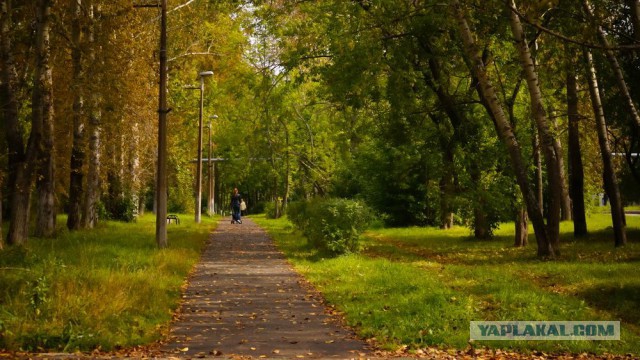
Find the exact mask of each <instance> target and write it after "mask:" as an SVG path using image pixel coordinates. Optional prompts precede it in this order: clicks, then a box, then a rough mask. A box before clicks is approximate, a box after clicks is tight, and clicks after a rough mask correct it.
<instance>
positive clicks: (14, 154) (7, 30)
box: [0, 0, 44, 245]
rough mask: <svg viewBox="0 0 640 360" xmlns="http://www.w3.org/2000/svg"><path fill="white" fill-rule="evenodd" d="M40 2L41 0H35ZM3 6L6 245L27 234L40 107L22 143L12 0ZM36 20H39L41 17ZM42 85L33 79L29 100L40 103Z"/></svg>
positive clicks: (34, 109) (38, 42) (39, 43)
mask: <svg viewBox="0 0 640 360" xmlns="http://www.w3.org/2000/svg"><path fill="white" fill-rule="evenodd" d="M38 5H42V3H40V2H39V3H38ZM0 6H1V10H2V17H1V18H2V20H1V21H2V24H0V29H1V30H0V39H1V40H0V41H2V52H1V53H2V66H3V69H2V76H3V82H2V83H3V85H2V86H3V91H4V98H5V99H7V100H6V101H7V105H6V107H5V111H4V112H5V123H6V127H7V131H6V133H7V143H8V147H9V176H10V186H11V188H12V189H13V193H12V194H11V195H10V201H9V202H10V208H11V220H10V221H11V222H10V225H9V231H8V233H7V243H8V244H9V245H24V244H25V243H26V241H27V237H28V234H29V210H30V200H31V187H32V186H33V181H34V171H35V166H36V159H37V156H38V153H39V152H38V146H40V141H41V134H42V111H43V109H42V108H41V107H39V106H33V107H32V113H31V132H30V134H29V138H28V142H27V146H26V148H25V146H24V141H23V138H24V127H23V126H22V124H21V123H20V120H19V118H18V103H17V100H16V97H15V96H16V95H15V91H16V88H15V87H16V84H17V72H16V64H15V62H14V58H13V47H12V41H11V35H12V31H11V30H12V29H11V24H12V21H11V1H10V0H3V1H2V3H1V4H0ZM38 20H42V19H41V18H40V19H38ZM36 29H37V31H36V39H35V42H36V49H42V48H43V45H44V39H43V36H42V35H43V33H42V31H41V30H42V23H41V21H38V22H36ZM41 55H42V53H41V52H37V53H36V59H37V62H36V63H39V62H38V61H40V60H41V58H40V57H41ZM35 71H36V74H35V76H34V80H39V79H40V77H41V76H42V74H41V71H42V68H40V67H36V68H35ZM41 90H42V89H41V88H39V84H38V83H37V82H36V83H35V87H34V90H33V92H32V103H33V104H41V100H42V91H41Z"/></svg>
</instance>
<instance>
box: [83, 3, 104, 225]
mask: <svg viewBox="0 0 640 360" xmlns="http://www.w3.org/2000/svg"><path fill="white" fill-rule="evenodd" d="M88 3H89V2H88ZM85 6H86V7H87V8H88V9H90V10H89V20H90V21H91V25H90V26H89V31H88V34H87V35H88V43H89V54H88V55H89V56H88V57H89V60H90V62H91V63H95V61H96V41H95V33H96V19H95V16H94V11H95V6H94V5H89V4H87V5H85ZM99 103H100V101H99V95H98V93H97V91H95V90H94V91H92V94H91V97H90V104H89V126H88V133H89V169H88V172H87V183H86V186H87V187H86V192H85V197H84V202H83V210H82V225H83V226H82V227H84V228H87V229H91V228H94V227H95V226H96V225H97V224H98V211H97V210H98V209H97V205H98V201H99V200H100V116H101V112H100V109H99Z"/></svg>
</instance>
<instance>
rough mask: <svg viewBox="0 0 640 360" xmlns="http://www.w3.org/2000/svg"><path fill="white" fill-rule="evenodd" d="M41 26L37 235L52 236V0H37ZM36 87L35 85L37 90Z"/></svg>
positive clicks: (38, 50) (53, 208)
mask: <svg viewBox="0 0 640 360" xmlns="http://www.w3.org/2000/svg"><path fill="white" fill-rule="evenodd" d="M37 11H38V29H37V34H38V35H37V37H38V43H37V49H36V67H37V68H39V70H36V73H37V74H39V77H38V78H37V80H36V81H35V84H36V86H37V87H38V88H39V90H37V91H39V92H41V95H40V96H39V98H40V102H39V103H35V102H34V103H33V104H32V106H38V107H40V109H39V113H40V116H42V119H41V120H39V121H40V122H41V123H42V144H41V146H40V147H38V149H39V150H40V151H39V154H38V178H37V181H36V188H37V190H38V191H37V194H38V206H37V208H38V210H37V212H36V227H35V235H36V236H39V237H51V236H53V235H54V234H55V232H56V201H55V198H56V196H55V149H54V130H53V129H54V125H53V121H54V120H53V83H52V82H53V80H52V78H53V77H52V74H51V67H50V65H49V59H50V54H51V46H50V41H49V26H50V19H51V0H40V1H39V2H38V10H37ZM35 92H36V89H34V93H35Z"/></svg>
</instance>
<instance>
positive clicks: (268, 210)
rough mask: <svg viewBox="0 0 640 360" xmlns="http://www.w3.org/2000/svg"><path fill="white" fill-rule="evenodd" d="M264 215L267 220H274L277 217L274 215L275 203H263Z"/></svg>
mask: <svg viewBox="0 0 640 360" xmlns="http://www.w3.org/2000/svg"><path fill="white" fill-rule="evenodd" d="M264 213H265V214H266V216H267V219H275V218H276V217H277V216H276V215H277V214H276V203H275V202H273V201H269V202H265V203H264Z"/></svg>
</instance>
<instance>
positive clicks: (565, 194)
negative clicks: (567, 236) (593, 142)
mask: <svg viewBox="0 0 640 360" xmlns="http://www.w3.org/2000/svg"><path fill="white" fill-rule="evenodd" d="M552 123H553V127H554V130H556V133H559V131H557V130H558V123H557V121H556V120H555V119H554V120H553V121H552ZM553 147H554V148H555V151H556V154H558V156H557V157H558V169H559V170H560V185H561V186H562V190H561V193H562V197H561V198H560V220H562V221H569V220H571V219H572V216H571V215H572V214H571V196H570V195H569V186H568V185H567V174H566V172H565V170H564V169H565V167H564V157H563V155H562V151H563V150H562V142H560V138H555V140H554V142H553Z"/></svg>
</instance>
